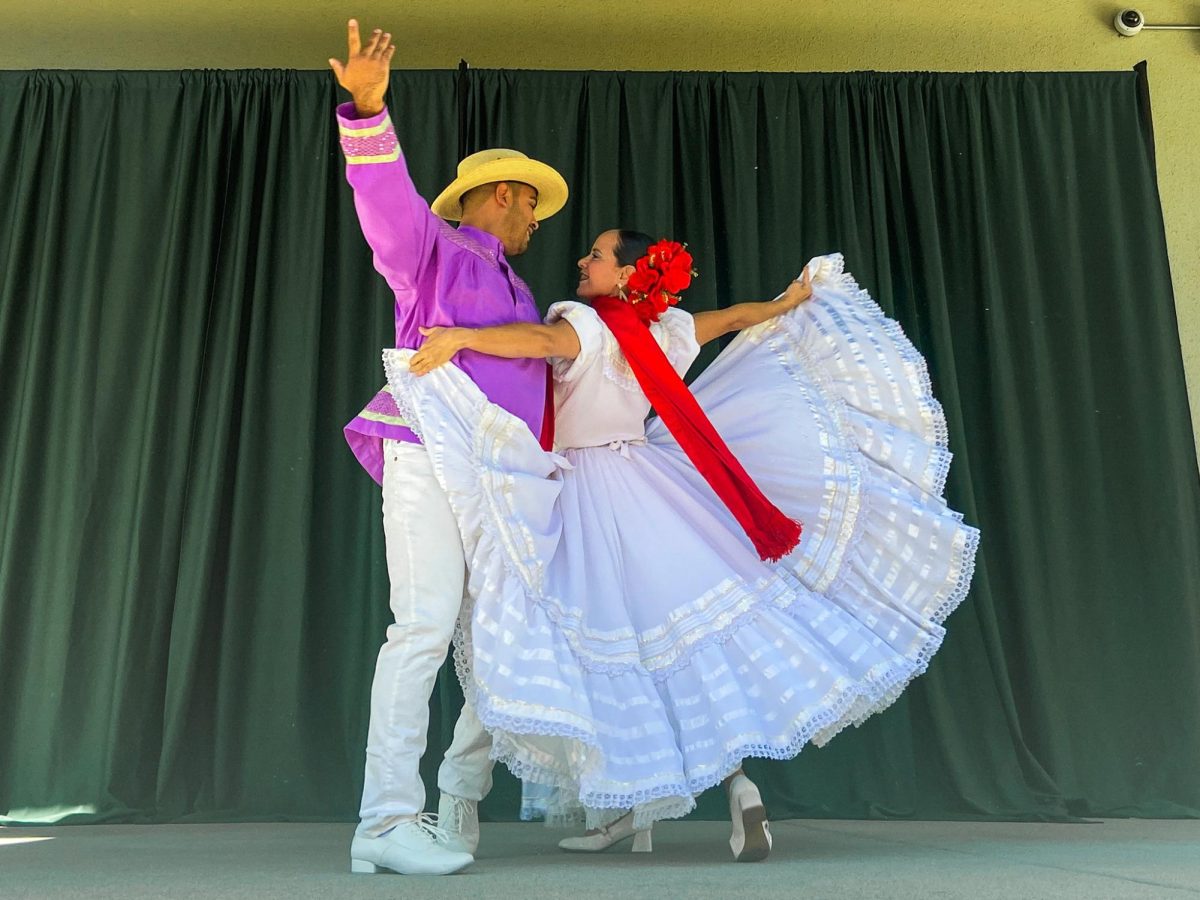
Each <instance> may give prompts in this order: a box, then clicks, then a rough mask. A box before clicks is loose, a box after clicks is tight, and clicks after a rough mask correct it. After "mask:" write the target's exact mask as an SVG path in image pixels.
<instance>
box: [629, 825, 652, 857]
mask: <svg viewBox="0 0 1200 900" xmlns="http://www.w3.org/2000/svg"><path fill="white" fill-rule="evenodd" d="M653 849H654V842H653V840H652V839H651V837H650V829H649V828H646V829H644V830H643V831H635V832H634V833H633V852H634V853H649V852H650V851H651V850H653Z"/></svg>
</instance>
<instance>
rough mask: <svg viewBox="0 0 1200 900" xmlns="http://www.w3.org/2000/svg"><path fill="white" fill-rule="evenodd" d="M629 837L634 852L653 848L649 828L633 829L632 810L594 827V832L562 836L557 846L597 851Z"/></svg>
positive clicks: (576, 851) (577, 851)
mask: <svg viewBox="0 0 1200 900" xmlns="http://www.w3.org/2000/svg"><path fill="white" fill-rule="evenodd" d="M629 838H633V852H634V853H649V852H650V851H651V850H652V849H653V843H652V841H651V838H650V829H649V828H643V829H640V830H635V829H634V827H633V812H632V811H630V812H627V813H625V815H623V816H621V818H619V819H617V821H615V822H613V823H612V824H610V825H607V826H605V827H603V828H598V829H596V832H595V834H583V835H580V836H579V837H569V838H563V839H562V840H561V841H559V842H558V846H559V848H560V849H563V850H567V851H569V852H571V853H599V852H600V851H601V850H607V849H608V848H609V847H611V846H612V845H613V844H619V843H620V842H621V841H624V840H628V839H629Z"/></svg>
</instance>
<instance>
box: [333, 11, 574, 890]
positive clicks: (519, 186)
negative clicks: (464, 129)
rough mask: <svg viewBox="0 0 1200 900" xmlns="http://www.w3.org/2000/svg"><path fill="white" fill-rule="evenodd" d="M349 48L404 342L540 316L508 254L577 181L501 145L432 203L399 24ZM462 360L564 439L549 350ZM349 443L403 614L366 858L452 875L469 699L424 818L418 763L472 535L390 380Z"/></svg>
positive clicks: (391, 643)
mask: <svg viewBox="0 0 1200 900" xmlns="http://www.w3.org/2000/svg"><path fill="white" fill-rule="evenodd" d="M349 51H350V52H349V58H348V60H347V61H346V62H345V63H342V62H340V61H338V60H336V59H331V60H330V61H329V63H330V66H331V67H332V68H333V71H334V74H335V75H336V76H337V79H338V82H339V83H340V84H341V85H342V87H343V88H345V89H346V90H347V91H349V92H350V95H351V97H352V102H351V103H347V104H343V105H342V106H340V107H339V108H338V126H339V130H340V133H341V142H342V149H343V151H344V152H345V155H346V177H347V179H348V180H349V182H350V184H351V186H352V187H353V189H354V203H355V206H356V208H357V210H358V218H359V222H360V224H361V225H362V229H363V234H364V236H365V237H366V239H367V243H368V244H370V246H371V249H372V250H373V251H374V254H375V268H376V269H378V270H379V272H380V274H382V275H383V277H384V278H385V279H386V280H387V283H388V285H389V286H390V287H391V288H392V290H393V291H394V292H395V295H396V304H395V313H396V346H397V347H413V348H415V347H418V346H420V344H421V340H422V338H421V334H420V332H419V330H418V329H419V328H421V327H423V326H424V327H428V326H434V325H465V326H475V327H479V326H485V325H502V324H505V323H509V322H538V321H540V316H539V314H538V310H537V307H536V305H535V304H534V301H533V297H532V295H531V294H530V292H529V288H528V287H526V286H525V283H524V282H523V281H522V280H521V279H520V278H519V277H517V275H516V274H515V273H514V272H513V271H512V269H511V268H509V264H508V257H510V256H516V255H518V254H520V253H523V252H525V250H526V248H527V247H528V246H529V240H530V238H531V237H532V235H533V232H534V231H536V230H537V227H538V220H539V219H546V218H548V217H549V216H551V215H553V214H554V213H556V212H557V211H558V210H559V209H561V208H562V206H563V204H564V203H566V199H567V185H566V182H565V181H563V178H562V176H561V175H559V174H558V173H557V172H556V171H554V169H552V168H550V167H549V166H547V165H545V164H543V163H540V162H537V161H535V160H531V159H529V158H527V157H526V156H525V155H524V154H521V153H517V152H516V151H513V150H485V151H483V152H481V153H476V154H474V155H472V156H469V157H467V158H466V159H464V160H463V161H462V162H461V163H460V164H459V167H458V177H457V178H455V180H454V181H453V182H452V183H451V184H450V185H449V186H448V187H447V188H446V190H444V191H443V192H442V194H441V195H440V196H439V197H438V198H437V200H435V201H434V203H433V205H432V208H431V207H430V206H429V205H427V204H426V203H425V201H424V200H422V199H421V197H420V196H419V195H418V194H417V192H416V189H415V188H414V186H413V183H412V179H411V178H410V177H409V173H408V169H407V166H406V165H405V163H404V157H403V154H402V153H401V150H400V145H399V143H398V142H397V140H396V134H395V131H394V130H393V128H392V124H391V120H390V118H389V116H388V114H387V110H386V109H385V107H384V103H383V98H384V92H385V91H386V90H387V83H388V64H389V62H390V60H391V58H392V54H393V53H394V52H395V45H394V44H392V43H391V35H389V34H383V33H381V32H380V31H379V30H375V31H374V32H372V34H371V35H370V36H369V37H368V38H367V40H366V41H365V42H364V41H362V40H361V39H360V36H359V32H358V23H357V22H355V21H354V20H353V19H351V20H350V23H349ZM435 213H436V215H435ZM439 217H440V218H439ZM442 219H458V220H460V221H461V225H460V227H459V228H458V229H457V230H456V229H454V228H451V227H450V226H449V225H447V224H446V223H445V222H444V221H442ZM455 362H456V363H457V365H458V366H459V367H460V368H461V369H462V370H463V371H464V372H466V373H467V374H468V375H469V376H470V377H471V378H472V379H473V380H474V381H475V383H476V384H477V385H479V387H480V388H481V389H482V390H483V392H484V393H485V394H486V395H487V396H488V398H489V399H490V400H492V401H493V402H494V403H497V404H498V405H500V406H502V407H504V408H505V409H507V410H508V411H509V412H511V413H513V414H514V415H516V416H518V417H520V418H521V419H523V420H524V421H525V422H526V423H527V424H528V425H529V428H530V430H532V431H533V433H534V434H537V435H539V436H540V437H541V439H542V443H543V446H545V447H547V449H548V448H549V445H550V443H551V441H552V434H551V432H552V427H551V426H552V423H551V422H550V421H547V418H548V417H547V414H546V413H547V396H548V394H547V391H548V385H549V379H548V372H547V368H546V364H545V362H544V361H543V360H532V359H501V358H498V357H492V356H485V355H482V354H478V353H473V352H471V351H463V352H462V353H460V354H459V355H458V356H457V357H456V358H455ZM346 438H347V440H348V441H349V443H350V446H351V448H352V449H353V450H354V453H355V455H356V456H357V457H358V459H359V461H360V462H361V463H362V464H363V466H364V467H365V468H366V469H367V471H368V472H370V473H371V475H372V477H373V478H374V479H375V480H376V481H378V482H379V483H380V484H381V485H382V488H383V523H384V535H385V543H386V548H387V563H388V576H389V578H390V580H391V596H390V604H391V609H392V613H393V615H394V616H395V623H394V624H393V625H391V626H389V628H388V632H387V641H386V642H385V643H384V645H383V647H382V648H381V649H380V651H379V658H378V661H377V663H376V668H375V678H374V681H373V682H372V685H371V719H370V727H369V732H368V736H367V763H366V774H365V779H364V784H363V799H362V806H361V809H360V812H359V815H360V822H359V826H358V829H357V831H356V833H355V837H354V841H353V843H352V844H351V848H350V858H351V869H352V871H355V872H378V871H380V870H383V869H390V870H392V871H395V872H401V873H403V874H446V873H449V872H454V871H457V870H458V869H461V868H462V867H463V866H466V865H468V864H470V863H471V862H472V861H473V856H472V854H473V853H474V852H475V848H476V846H477V844H478V841H479V824H478V823H479V820H478V815H477V813H476V803H477V802H478V801H479V800H481V799H482V798H483V796H484V795H485V794H486V793H487V791H488V790H489V789H490V787H491V769H492V761H491V760H490V759H489V750H490V746H491V740H490V737H489V736H488V734H487V732H486V731H484V729H483V727H482V725H481V724H480V723H479V719H478V718H477V717H476V716H475V714H474V711H473V710H472V709H470V708H469V707H466V708H464V709H463V712H462V715H461V716H460V718H459V721H458V723H457V725H456V726H455V729H454V740H453V743H452V744H451V746H450V748H449V749H448V750H447V751H446V758H445V760H444V761H443V762H442V765H441V768H440V769H439V771H438V787H439V789H440V791H441V798H440V801H439V804H438V817H437V819H436V820H435V819H434V818H433V817H431V816H429V815H427V814H425V813H424V808H425V789H424V785H423V784H422V782H421V777H420V774H419V772H418V763H419V761H420V758H421V755H422V754H423V753H424V752H425V735H426V730H427V728H428V724H429V707H428V704H429V696H430V693H431V692H432V690H433V682H434V679H435V677H436V676H437V671H438V669H439V668H440V667H441V664H442V662H443V660H444V659H445V657H446V651H447V648H448V647H449V644H450V639H451V636H452V633H453V630H454V625H455V622H456V620H457V618H458V615H459V611H460V607H461V605H462V597H463V588H464V582H465V575H466V563H465V561H464V557H463V548H462V541H461V538H460V537H459V533H458V526H457V524H456V522H455V519H454V516H453V514H452V513H451V511H450V506H449V503H448V501H447V499H446V497H445V495H444V494H443V492H442V490H441V487H440V486H439V485H438V482H437V480H436V478H435V476H434V473H433V468H432V465H431V464H430V461H429V457H428V455H427V454H426V452H425V448H424V446H423V445H422V444H421V443H420V440H419V439H418V437H417V436H416V435H415V434H414V433H413V432H412V431H411V430H410V429H409V427H408V425H407V423H406V421H405V419H404V416H403V413H402V412H401V411H400V410H399V409H397V407H396V404H395V401H394V400H393V398H392V395H391V394H390V393H389V392H388V391H387V390H386V389H385V390H382V391H380V392H379V393H378V394H376V395H375V397H374V399H372V400H371V402H370V403H369V404H368V405H367V407H366V408H365V409H363V411H362V412H360V413H359V414H358V415H357V416H356V417H355V418H354V420H353V421H352V422H351V423H350V424H349V425H347V426H346Z"/></svg>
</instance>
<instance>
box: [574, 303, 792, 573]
mask: <svg viewBox="0 0 1200 900" xmlns="http://www.w3.org/2000/svg"><path fill="white" fill-rule="evenodd" d="M592 308H593V309H594V310H596V312H597V314H598V315H599V316H600V320H601V321H602V322H604V324H605V325H607V326H608V329H609V330H610V331H611V332H612V333H613V335H614V336H615V337H616V339H617V343H618V344H619V345H620V347H621V352H622V353H624V354H625V359H626V360H628V362H629V367H630V368H631V369H632V370H633V374H634V376H635V377H636V378H637V380H638V384H639V385H641V388H642V391H643V392H645V394H646V397H647V399H649V401H650V403H651V405H652V406H653V407H654V409H655V411H656V412H657V413H658V415H659V418H661V419H662V421H663V424H664V425H666V426H667V428H668V429H669V430H670V432H671V434H672V435H673V436H674V437H675V440H677V441H679V446H681V447H682V448H683V451H684V452H685V453H686V454H687V455H688V459H690V460H691V461H692V464H693V465H694V466H695V467H696V469H697V471H699V472H700V474H701V475H703V476H704V480H705V481H707V482H708V483H709V485H710V486H711V487H712V489H713V490H714V491H716V493H717V496H718V497H720V498H721V502H722V503H724V504H725V506H726V507H728V509H729V511H730V512H731V513H733V516H734V518H735V519H737V520H738V524H739V525H741V526H742V528H743V529H744V530H745V532H746V534H747V535H748V536H749V537H750V540H751V541H753V542H754V549H755V550H757V551H758V555H759V557H760V558H762V559H765V560H770V561H772V562H774V561H775V560H778V559H781V558H783V557H784V556H786V555H787V554H789V553H791V552H792V550H794V549H795V548H796V545H797V544H798V543H799V542H800V523H799V522H796V521H794V520H793V519H789V518H788V517H787V516H785V515H784V514H783V512H781V511H780V510H779V509H778V508H777V507H776V506H775V505H774V504H773V503H772V502H771V501H770V500H768V499H767V498H766V496H765V495H764V494H763V492H762V491H761V490H759V488H758V485H756V484H755V483H754V480H753V479H752V478H751V477H750V476H749V475H748V474H747V473H746V470H745V469H743V468H742V464H741V463H739V462H738V461H737V457H735V456H734V455H733V453H732V452H731V451H730V449H729V448H728V447H727V446H726V445H725V442H724V441H723V440H722V439H721V436H720V435H719V434H717V432H716V429H715V428H713V426H712V423H711V422H710V421H708V416H706V415H705V414H704V410H703V409H701V408H700V404H699V403H697V402H696V398H695V397H693V396H692V392H691V391H690V390H688V386H687V385H686V384H684V383H683V379H682V378H680V377H679V375H678V373H677V372H676V371H675V369H674V368H672V366H671V364H670V362H668V361H667V357H666V354H665V353H663V351H662V348H661V347H659V346H658V342H657V341H656V340H654V335H652V334H651V333H650V329H649V328H648V327H647V326H646V324H645V323H643V322H642V320H641V319H639V318H638V315H637V313H636V312H634V310H633V307H632V306H630V305H629V304H628V303H626V302H625V301H623V300H620V299H618V298H616V297H599V298H597V299H596V300H594V301H593V302H592Z"/></svg>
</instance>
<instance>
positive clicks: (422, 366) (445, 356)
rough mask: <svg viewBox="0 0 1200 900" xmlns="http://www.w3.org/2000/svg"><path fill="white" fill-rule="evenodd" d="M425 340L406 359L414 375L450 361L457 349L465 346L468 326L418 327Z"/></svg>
mask: <svg viewBox="0 0 1200 900" xmlns="http://www.w3.org/2000/svg"><path fill="white" fill-rule="evenodd" d="M417 330H418V331H420V332H421V334H423V335H425V340H424V342H422V344H421V349H420V350H418V351H417V352H416V353H414V354H413V355H412V356H411V357H409V360H408V368H409V369H410V370H411V371H412V373H413V374H414V375H428V374H429V373H430V372H432V371H433V370H434V369H436V368H437V367H438V366H440V365H444V364H445V363H448V362H450V359H451V358H452V357H453V356H454V354H455V353H457V352H458V351H459V350H462V349H463V348H464V347H466V346H467V336H468V334H469V333H470V331H471V329H469V328H424V327H421V328H418V329H417Z"/></svg>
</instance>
